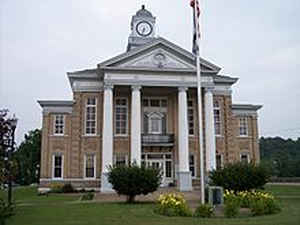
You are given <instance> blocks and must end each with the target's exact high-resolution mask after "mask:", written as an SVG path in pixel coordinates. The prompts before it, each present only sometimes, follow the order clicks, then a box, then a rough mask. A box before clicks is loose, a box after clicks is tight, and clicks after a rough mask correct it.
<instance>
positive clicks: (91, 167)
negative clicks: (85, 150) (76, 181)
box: [84, 154, 96, 178]
mask: <svg viewBox="0 0 300 225" xmlns="http://www.w3.org/2000/svg"><path fill="white" fill-rule="evenodd" d="M84 158H85V159H84V160H85V161H84V164H85V178H95V177H96V176H95V175H96V173H95V169H96V166H95V165H96V157H95V155H93V154H87V155H85V157H84Z"/></svg>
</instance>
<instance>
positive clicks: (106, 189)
mask: <svg viewBox="0 0 300 225" xmlns="http://www.w3.org/2000/svg"><path fill="white" fill-rule="evenodd" d="M100 191H101V192H102V193H115V190H114V189H112V185H111V183H109V182H108V176H107V173H102V176H101V188H100Z"/></svg>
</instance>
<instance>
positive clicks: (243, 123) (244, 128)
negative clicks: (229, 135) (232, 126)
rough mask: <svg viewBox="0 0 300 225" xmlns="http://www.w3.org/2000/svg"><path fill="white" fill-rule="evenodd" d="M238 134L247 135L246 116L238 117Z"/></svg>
mask: <svg viewBox="0 0 300 225" xmlns="http://www.w3.org/2000/svg"><path fill="white" fill-rule="evenodd" d="M240 136H248V122H247V117H241V118H240Z"/></svg>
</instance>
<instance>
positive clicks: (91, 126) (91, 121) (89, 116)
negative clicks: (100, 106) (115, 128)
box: [85, 97, 97, 135]
mask: <svg viewBox="0 0 300 225" xmlns="http://www.w3.org/2000/svg"><path fill="white" fill-rule="evenodd" d="M96 106H97V101H96V98H95V97H90V98H88V99H87V102H86V112H85V133H86V134H88V135H94V134H96V118H97V116H96V115H97V108H96Z"/></svg>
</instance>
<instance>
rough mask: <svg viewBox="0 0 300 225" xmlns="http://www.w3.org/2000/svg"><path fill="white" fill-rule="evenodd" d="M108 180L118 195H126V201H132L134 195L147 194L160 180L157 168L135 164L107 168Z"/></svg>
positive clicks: (155, 188) (152, 190)
mask: <svg viewBox="0 0 300 225" xmlns="http://www.w3.org/2000/svg"><path fill="white" fill-rule="evenodd" d="M108 181H109V182H110V183H111V184H112V187H113V189H114V190H115V191H116V192H117V193H118V194H119V195H126V196H127V202H128V203H132V202H134V199H135V196H136V195H141V194H143V195H147V194H148V193H152V192H154V191H156V190H157V188H158V187H159V185H160V182H161V172H160V170H159V169H155V168H147V167H145V166H141V167H139V166H137V165H135V164H133V165H129V166H114V167H110V168H109V172H108Z"/></svg>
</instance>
